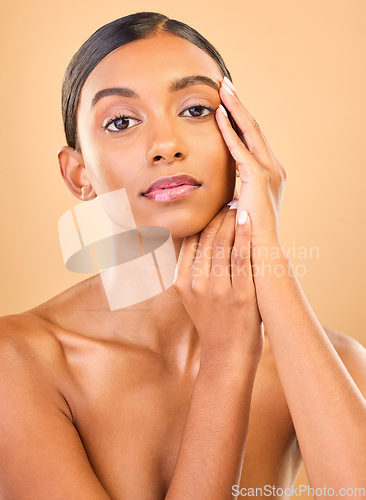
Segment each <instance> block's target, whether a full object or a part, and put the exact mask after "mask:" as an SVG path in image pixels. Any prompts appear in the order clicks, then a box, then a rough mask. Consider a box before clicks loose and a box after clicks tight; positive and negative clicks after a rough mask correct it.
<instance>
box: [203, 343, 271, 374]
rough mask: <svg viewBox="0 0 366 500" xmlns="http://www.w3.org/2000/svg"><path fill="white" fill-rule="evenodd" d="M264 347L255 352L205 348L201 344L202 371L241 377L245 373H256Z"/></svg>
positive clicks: (239, 349)
mask: <svg viewBox="0 0 366 500" xmlns="http://www.w3.org/2000/svg"><path fill="white" fill-rule="evenodd" d="M262 352H263V348H262V347H259V348H258V350H256V351H253V352H246V351H243V349H241V348H238V349H235V350H234V349H233V348H231V349H230V350H229V351H228V350H224V349H220V350H218V349H204V348H202V345H201V358H200V372H201V371H204V372H205V373H207V374H211V375H212V376H213V377H215V376H218V377H222V375H223V373H225V375H227V376H231V375H232V376H233V377H235V376H237V375H239V376H240V377H241V376H242V375H243V373H249V372H252V373H255V372H256V370H257V367H258V363H259V361H260V358H261V355H262Z"/></svg>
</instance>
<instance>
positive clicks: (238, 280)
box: [166, 207, 263, 500]
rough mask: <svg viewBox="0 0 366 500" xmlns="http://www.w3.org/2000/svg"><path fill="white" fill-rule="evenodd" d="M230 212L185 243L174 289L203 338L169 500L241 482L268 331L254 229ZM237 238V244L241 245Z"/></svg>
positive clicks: (221, 495)
mask: <svg viewBox="0 0 366 500" xmlns="http://www.w3.org/2000/svg"><path fill="white" fill-rule="evenodd" d="M235 217H236V212H235V210H228V207H224V208H223V209H222V210H221V211H220V212H219V214H218V215H217V216H216V217H215V218H214V219H213V221H211V223H210V224H209V225H208V226H207V227H206V228H205V229H204V231H203V232H202V233H201V235H200V239H199V242H198V235H194V236H191V237H188V238H185V241H184V243H183V247H182V249H181V253H180V256H179V262H178V266H177V271H178V272H177V277H176V280H175V282H174V287H175V288H176V290H177V292H178V294H179V295H180V297H181V299H182V302H183V304H184V305H185V307H186V309H187V311H188V313H189V314H190V316H191V318H192V320H193V322H194V324H195V326H196V328H197V331H198V334H199V336H200V345H201V359H200V370H199V374H198V377H197V380H196V383H195V386H194V390H193V394H192V399H191V405H190V409H189V413H188V417H187V420H186V425H185V428H184V433H183V437H182V441H181V445H180V449H179V454H178V459H177V463H176V467H175V470H174V473H173V477H172V480H171V483H170V486H169V489H168V492H167V495H166V499H167V500H186V499H187V498H192V499H193V498H210V499H211V500H215V499H217V500H223V499H225V498H232V495H231V494H232V486H233V485H234V484H239V483H240V475H241V470H242V465H243V458H244V447H245V440H246V435H247V428H248V421H249V411H250V402H251V395H252V389H253V383H254V379H255V374H256V370H257V366H258V362H259V359H260V357H261V354H262V351H263V331H262V328H261V320H260V316H259V313H258V306H257V303H256V297H255V289H254V284H253V278H252V274H251V266H250V222H249V220H247V223H246V224H243V225H239V226H237V227H236V229H235V233H234V227H235ZM234 238H235V241H234Z"/></svg>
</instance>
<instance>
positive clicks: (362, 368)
mask: <svg viewBox="0 0 366 500" xmlns="http://www.w3.org/2000/svg"><path fill="white" fill-rule="evenodd" d="M322 326H323V329H324V331H325V333H326V334H327V336H328V338H329V340H330V341H331V343H332V345H333V347H334V349H335V350H336V351H337V353H338V356H339V357H340V358H341V360H342V362H343V364H344V366H345V367H346V368H347V370H348V372H349V374H350V375H351V377H352V378H353V380H354V381H355V383H356V385H357V386H358V388H359V389H360V391H361V392H362V394H363V395H364V396H365V397H366V349H365V347H364V346H363V345H362V344H360V343H359V342H358V341H357V340H355V339H354V338H352V337H350V336H349V335H345V334H344V333H341V332H339V331H337V330H334V329H332V328H329V327H327V326H324V325H322Z"/></svg>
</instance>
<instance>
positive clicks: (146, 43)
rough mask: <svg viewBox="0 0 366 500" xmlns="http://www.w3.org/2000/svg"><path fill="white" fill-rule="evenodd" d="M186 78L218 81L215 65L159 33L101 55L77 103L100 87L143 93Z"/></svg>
mask: <svg viewBox="0 0 366 500" xmlns="http://www.w3.org/2000/svg"><path fill="white" fill-rule="evenodd" d="M187 75H205V76H209V77H210V78H212V79H213V80H215V81H216V82H217V83H219V82H220V81H221V79H222V74H221V71H220V68H219V66H218V64H217V63H216V62H215V60H214V59H212V57H210V56H209V55H208V54H206V52H204V51H203V50H202V49H200V48H199V47H197V46H196V45H194V44H193V43H191V42H189V41H187V40H185V39H183V38H180V37H178V36H175V35H171V34H167V33H159V34H158V35H155V36H152V37H151V38H145V39H142V40H136V41H134V42H131V43H129V44H127V45H124V46H122V47H119V48H118V49H116V50H114V51H113V52H111V53H110V54H108V55H107V56H105V57H104V59H102V61H101V62H100V63H99V64H97V66H96V67H95V68H94V69H93V71H92V72H91V73H90V75H89V76H88V78H87V80H86V82H85V84H84V87H83V89H82V92H81V102H80V104H82V103H83V102H84V104H86V102H89V103H90V102H91V100H92V98H93V96H94V95H95V93H96V92H98V91H100V90H102V89H104V88H108V87H114V86H120V85H121V84H123V86H126V87H132V88H134V89H136V90H137V91H138V90H139V89H141V92H143V90H144V89H145V90H148V89H153V88H155V87H156V88H158V87H159V86H160V87H164V85H165V84H167V85H168V83H169V82H171V81H172V80H174V79H176V78H180V77H183V76H187Z"/></svg>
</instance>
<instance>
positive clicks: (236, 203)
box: [227, 200, 239, 210]
mask: <svg viewBox="0 0 366 500" xmlns="http://www.w3.org/2000/svg"><path fill="white" fill-rule="evenodd" d="M238 203H239V200H232V201H230V202H229V203H227V205H230V208H229V210H233V209H234V208H238Z"/></svg>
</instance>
